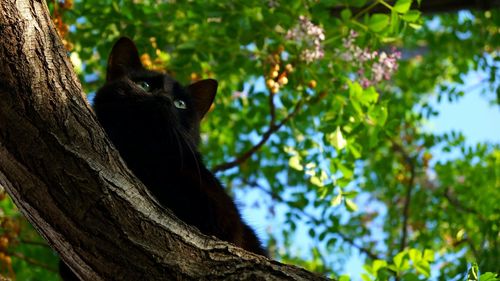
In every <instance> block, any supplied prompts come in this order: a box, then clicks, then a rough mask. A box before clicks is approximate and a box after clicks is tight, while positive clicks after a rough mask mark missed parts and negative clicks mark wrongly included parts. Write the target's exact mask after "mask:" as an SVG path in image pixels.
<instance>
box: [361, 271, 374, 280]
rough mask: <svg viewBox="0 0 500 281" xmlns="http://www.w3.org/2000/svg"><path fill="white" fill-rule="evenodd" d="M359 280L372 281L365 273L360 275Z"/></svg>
mask: <svg viewBox="0 0 500 281" xmlns="http://www.w3.org/2000/svg"><path fill="white" fill-rule="evenodd" d="M361 279H363V281H371V280H372V279H371V278H370V276H369V275H368V274H366V273H363V274H361Z"/></svg>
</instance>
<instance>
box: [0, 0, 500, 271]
mask: <svg viewBox="0 0 500 281" xmlns="http://www.w3.org/2000/svg"><path fill="white" fill-rule="evenodd" d="M413 2H418V3H412V1H411V0H398V1H395V3H394V2H390V3H389V2H386V1H383V0H377V1H373V2H372V1H367V0H356V1H340V0H328V1H309V0H304V1H299V0H291V1H286V2H285V1H277V0H269V1H262V0H259V1H256V0H249V1H215V0H209V1H152V0H136V1H109V0H107V1H75V2H74V3H73V2H72V1H68V0H66V1H62V2H56V1H54V2H52V1H50V2H49V5H50V8H51V10H52V13H53V17H54V22H55V23H56V27H57V29H58V31H59V32H60V34H61V35H62V37H64V43H65V46H66V47H67V48H68V49H69V52H70V57H71V59H72V61H73V63H74V65H75V69H76V70H77V72H78V74H79V76H80V78H81V80H82V83H83V86H84V88H85V89H86V90H87V92H89V93H92V92H93V91H95V90H96V89H97V88H98V87H99V85H101V84H102V81H103V79H104V75H105V65H106V58H107V54H108V52H109V50H110V49H111V46H112V44H113V43H114V42H115V41H116V39H117V38H118V37H120V36H123V35H126V36H129V37H133V38H134V39H135V41H136V42H137V44H138V47H139V50H141V51H142V52H143V54H142V57H141V59H142V60H143V63H144V64H146V65H148V67H150V68H154V69H159V70H164V71H167V72H168V73H170V74H171V75H173V76H174V77H175V78H176V79H178V80H179V81H181V82H183V83H189V82H191V81H195V80H198V79H200V78H205V77H213V78H216V79H217V80H218V81H219V85H220V88H219V92H218V96H217V98H216V103H215V107H214V109H213V111H212V112H211V113H210V114H209V116H208V117H207V120H206V121H205V123H204V124H203V131H204V132H205V133H204V134H203V136H202V138H203V144H202V145H203V148H202V151H203V154H204V155H205V160H206V162H207V164H208V165H209V166H211V167H214V170H215V171H217V175H218V176H219V177H220V178H221V179H222V181H223V182H224V183H226V185H227V187H228V190H229V191H232V192H234V193H237V194H239V195H241V196H242V197H243V196H250V195H251V194H254V193H257V194H258V196H257V197H258V199H256V200H254V201H252V202H246V201H245V200H243V199H241V198H242V197H241V198H240V201H245V203H246V204H248V205H252V206H260V209H264V211H265V213H266V218H267V219H268V222H269V224H270V226H269V228H268V229H269V230H268V232H267V233H266V235H267V236H268V246H269V248H270V250H271V254H272V255H273V257H274V258H276V259H278V260H281V261H284V262H289V263H293V264H297V265H300V266H304V267H306V268H308V269H310V270H314V271H317V272H321V273H324V274H326V275H328V276H339V275H340V274H341V273H348V274H349V275H351V277H352V278H356V279H358V280H359V278H362V279H363V280H387V279H388V278H395V277H396V276H397V278H398V280H423V279H427V278H429V277H430V276H431V275H432V276H433V277H434V278H435V279H439V280H450V279H453V278H459V279H465V278H466V273H467V265H468V264H470V263H471V262H473V261H477V262H478V264H479V265H478V266H476V267H471V268H475V272H476V273H477V272H478V271H479V269H478V268H481V270H482V271H484V272H487V271H496V270H498V268H497V267H496V266H498V264H497V263H495V262H497V261H498V258H497V257H498V256H500V246H499V242H500V236H499V235H500V225H499V222H500V208H499V207H498V204H497V203H496V202H498V201H499V200H500V189H499V187H500V168H499V167H500V146H499V145H498V144H477V145H469V144H467V142H466V140H465V139H464V137H463V136H462V135H461V134H460V133H459V132H447V133H443V134H433V133H429V132H428V131H425V130H423V129H422V128H423V125H424V124H425V122H426V121H427V120H429V119H430V118H432V117H433V116H435V115H437V114H438V112H437V111H436V108H435V107H436V104H435V103H434V104H433V103H432V102H431V100H432V98H433V97H434V96H435V95H437V99H438V100H439V101H440V100H441V99H443V98H448V99H449V100H450V101H454V100H458V99H460V97H462V96H463V95H465V94H467V93H466V92H463V91H460V90H459V89H460V87H458V86H457V85H460V84H463V82H464V81H463V79H464V75H465V74H466V73H468V72H469V71H472V70H479V71H482V72H484V73H487V74H488V77H487V78H486V79H485V80H484V88H485V89H486V90H487V92H488V93H495V92H496V93H497V95H499V96H498V103H500V94H499V93H500V90H498V89H499V83H498V78H499V77H498V76H499V74H498V72H497V69H498V66H499V63H498V61H499V60H500V59H499V57H498V50H499V46H500V35H499V32H498V30H499V26H498V24H496V23H498V22H500V11H498V10H492V11H474V12H460V13H447V14H440V15H437V16H426V17H423V16H422V14H421V12H420V11H418V10H417V9H414V7H415V6H418V4H419V2H420V1H413ZM346 3H348V4H346ZM391 3H393V4H391ZM412 4H413V5H412ZM339 7H341V8H339ZM376 7H385V12H384V13H379V12H377V13H373V10H374V9H375V8H376ZM336 10H339V11H340V12H339V13H338V14H337V13H335V12H334V11H336ZM400 56H401V57H400ZM487 98H488V99H490V100H491V101H494V100H495V98H496V97H494V96H492V95H490V94H488V96H487ZM447 154H450V155H452V156H447ZM435 159H438V160H435ZM247 201H248V200H247ZM2 208H3V209H4V210H5V212H6V214H5V215H4V217H5V218H4V219H11V218H14V217H15V218H17V217H18V216H19V215H18V214H14V213H11V214H7V212H11V211H12V210H13V206H12V205H9V204H3V205H2ZM272 221H275V222H276V221H277V222H279V223H278V224H273V225H271V222H272ZM4 230H5V229H4ZM5 231H6V230H5ZM20 233H28V234H27V235H32V234H33V230H32V229H29V228H27V227H26V229H25V228H23V229H22V231H21V232H20ZM18 235H20V236H19V237H21V236H22V235H21V234H18ZM37 239H39V238H37ZM19 241H21V242H20V243H19V244H18V245H19V246H18V247H17V248H12V249H11V248H9V249H11V250H9V251H10V252H9V253H21V254H23V255H24V256H28V254H30V255H32V257H33V259H34V260H38V261H46V259H49V260H51V261H54V258H53V257H49V256H50V255H51V254H50V253H49V252H47V250H44V251H43V252H40V251H35V252H33V253H28V252H29V251H31V250H29V249H32V248H33V247H35V246H32V247H29V245H27V244H26V243H23V242H22V240H19ZM0 242H1V241H0ZM2 249H3V248H2ZM2 253H3V252H2ZM356 253H361V255H362V257H363V258H365V259H366V260H365V262H366V265H365V266H364V270H365V273H363V274H361V273H350V272H346V271H345V269H344V265H345V261H346V260H347V259H348V258H349V257H351V256H352V255H355V254H356ZM0 260H1V258H0ZM14 261H16V258H15V256H13V264H14V265H13V267H12V268H13V270H14V271H15V272H16V273H17V275H18V277H19V276H21V275H22V274H28V273H24V272H28V270H27V269H26V265H18V266H17V267H16V266H15V262H14ZM19 262H21V261H19ZM50 266H52V267H55V266H54V265H53V263H51V265H50ZM4 268H5V267H4ZM7 268H8V269H9V270H10V269H11V267H9V266H7ZM31 268H33V270H32V271H33V274H35V271H37V270H39V267H37V266H32V267H31ZM35 268H37V269H36V270H35ZM471 270H472V269H471ZM6 272H9V271H6ZM39 272H40V273H39V274H40V275H37V276H38V277H36V278H37V279H43V280H49V273H47V272H46V271H44V272H42V271H41V270H40V271H39ZM37 274H38V273H37ZM476 275H477V274H476ZM470 276H471V273H470V271H469V277H468V278H469V279H470V280H476V279H477V278H476V279H471V277H470ZM483 276H486V277H483ZM19 278H20V279H21V277H19ZM52 278H54V277H52ZM488 278H490V279H488ZM494 278H496V277H494V274H493V273H485V274H483V275H481V277H480V279H479V280H496V279H494ZM348 279H349V277H348V276H340V278H339V280H348ZM22 280H29V277H27V276H26V278H24V277H23V278H22Z"/></svg>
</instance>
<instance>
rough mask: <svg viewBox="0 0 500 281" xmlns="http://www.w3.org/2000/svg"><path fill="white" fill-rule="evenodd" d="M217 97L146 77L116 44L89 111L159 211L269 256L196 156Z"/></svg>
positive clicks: (128, 50) (200, 87)
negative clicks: (166, 210)
mask: <svg viewBox="0 0 500 281" xmlns="http://www.w3.org/2000/svg"><path fill="white" fill-rule="evenodd" d="M216 91H217V81H215V80H212V79H207V80H202V81H198V82H195V83H193V84H191V85H189V86H187V87H183V86H182V85H181V84H179V82H177V81H175V80H174V79H172V78H171V77H169V76H168V75H165V74H162V73H159V72H155V71H149V70H146V69H145V68H144V67H143V65H142V63H141V61H140V58H139V53H138V51H137V48H136V46H135V44H134V42H133V41H131V40H130V39H128V38H121V39H119V40H118V42H116V43H115V45H114V47H113V49H112V51H111V54H110V56H109V59H108V69H107V77H106V84H104V86H103V87H102V88H100V89H99V91H98V92H97V94H96V96H95V99H94V109H95V113H96V115H97V118H98V119H99V122H100V123H101V125H102V126H103V128H104V129H105V131H106V133H107V134H108V137H109V138H110V139H111V141H112V142H113V144H114V145H115V147H116V148H117V149H118V151H119V152H120V155H121V157H122V158H123V159H124V160H125V162H126V163H127V165H128V167H129V168H130V170H131V171H132V172H133V173H134V174H135V175H136V176H137V177H138V178H139V179H140V180H141V181H142V182H143V183H144V184H145V185H146V187H147V188H148V189H150V190H151V192H152V194H153V195H154V196H155V197H156V198H157V200H158V201H159V202H160V203H161V204H162V205H163V206H165V207H167V208H169V209H170V210H172V211H173V212H174V213H175V215H176V216H177V217H179V218H180V219H182V220H183V221H184V222H186V223H188V224H191V225H193V226H196V227H197V228H198V229H199V230H200V231H201V232H202V233H204V234H206V235H214V236H216V237H217V238H219V239H221V240H225V241H228V242H231V243H233V244H234V245H236V246H239V247H241V248H243V249H246V250H248V251H250V252H254V253H256V254H259V255H264V256H266V255H267V253H266V251H265V250H264V249H263V248H262V246H261V243H260V241H259V239H258V238H257V236H256V235H255V233H254V231H253V230H252V229H251V228H250V227H249V226H248V225H247V224H245V222H243V220H242V219H241V216H240V214H239V212H238V209H237V208H236V205H235V204H234V202H233V200H232V199H231V198H230V197H229V196H228V195H227V194H226V192H225V191H224V188H223V187H222V185H221V184H220V182H219V181H218V180H217V178H216V177H215V176H214V175H213V174H212V173H211V172H210V171H209V170H208V169H207V168H206V167H205V165H204V164H203V160H202V157H201V155H200V153H199V152H198V148H197V147H198V142H199V139H200V133H199V126H200V121H201V119H202V118H203V116H204V115H205V114H206V113H207V111H208V110H209V108H210V106H211V105H212V102H213V100H214V97H215V94H216ZM61 273H62V272H61ZM63 278H64V277H63ZM64 279H65V280H68V279H66V278H64Z"/></svg>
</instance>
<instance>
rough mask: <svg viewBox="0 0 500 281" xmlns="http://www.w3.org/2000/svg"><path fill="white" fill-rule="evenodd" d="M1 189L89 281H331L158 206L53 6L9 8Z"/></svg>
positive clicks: (8, 3) (3, 52)
mask: <svg viewBox="0 0 500 281" xmlns="http://www.w3.org/2000/svg"><path fill="white" fill-rule="evenodd" d="M0 185H2V186H3V187H5V189H6V190H7V192H8V193H9V195H10V196H11V197H12V199H13V201H14V203H15V204H16V205H17V206H18V207H19V209H20V210H21V212H22V213H23V214H24V215H25V216H26V217H27V219H28V220H29V221H30V222H31V224H32V225H33V226H34V227H35V229H36V230H37V231H38V232H39V233H40V234H41V235H42V236H43V237H44V238H45V239H46V240H47V241H48V243H49V245H50V246H51V247H52V248H53V249H55V250H56V251H57V252H58V253H59V254H60V256H61V258H62V259H63V260H64V262H65V263H66V264H68V265H69V266H70V267H71V269H72V270H73V271H74V272H75V273H76V274H77V275H78V276H79V277H80V278H81V279H83V280H124V279H126V280H142V279H144V278H145V277H146V278H147V279H148V280H326V279H325V278H323V277H319V276H317V275H315V274H313V273H310V272H308V271H306V270H303V269H300V268H297V267H293V266H288V265H284V264H281V263H278V262H275V261H272V260H269V259H266V258H264V257H261V256H257V255H254V254H251V253H248V252H246V251H244V250H242V249H239V248H237V247H235V246H232V245H230V244H228V243H225V242H222V241H218V240H216V239H213V238H209V237H206V236H203V235H202V234H200V233H199V231H197V230H196V229H194V228H192V227H190V226H187V225H185V224H184V223H182V221H180V220H178V219H177V218H176V217H175V216H173V215H172V213H171V212H170V211H169V210H166V209H163V208H162V207H161V206H159V205H158V204H157V202H155V200H154V199H152V197H151V196H150V194H149V192H148V191H147V189H146V188H145V187H144V185H143V184H142V183H141V182H139V181H138V180H137V178H136V177H135V176H133V175H132V173H131V172H130V171H129V170H128V169H127V168H126V166H125V164H124V162H123V161H122V160H121V158H120V157H119V154H118V153H117V151H116V150H115V149H114V148H113V147H112V145H111V143H110V141H109V140H108V139H107V137H106V136H105V133H104V131H103V130H102V128H101V127H100V126H99V124H98V123H97V120H96V118H95V116H94V114H93V113H92V111H91V108H90V106H89V105H88V103H87V102H86V101H85V98H84V94H83V93H82V89H81V86H80V84H79V82H78V80H77V78H76V75H75V74H74V72H73V69H72V66H71V63H70V62H69V60H68V58H67V55H66V50H65V49H64V47H63V46H62V44H61V42H60V39H59V38H58V36H57V33H56V31H55V30H54V28H53V27H52V26H51V24H50V17H49V14H48V9H47V6H46V2H45V1H35V0H5V1H1V2H0ZM166 188H168V187H166Z"/></svg>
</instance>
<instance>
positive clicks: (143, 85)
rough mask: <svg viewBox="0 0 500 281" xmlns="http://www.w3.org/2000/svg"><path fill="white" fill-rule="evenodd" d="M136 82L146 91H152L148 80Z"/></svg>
mask: <svg viewBox="0 0 500 281" xmlns="http://www.w3.org/2000/svg"><path fill="white" fill-rule="evenodd" d="M136 84H137V86H139V87H141V89H143V90H144V91H146V92H149V91H151V86H150V85H149V83H148V82H146V81H139V82H136Z"/></svg>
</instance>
